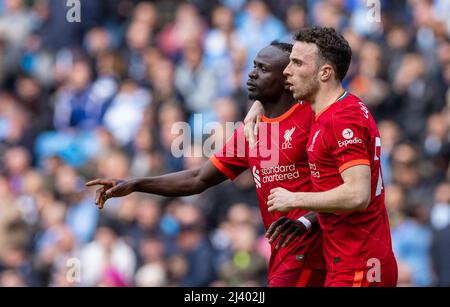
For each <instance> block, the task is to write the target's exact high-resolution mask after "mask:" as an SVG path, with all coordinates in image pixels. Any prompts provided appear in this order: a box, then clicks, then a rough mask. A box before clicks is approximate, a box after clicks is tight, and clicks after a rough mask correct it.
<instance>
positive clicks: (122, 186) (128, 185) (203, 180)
mask: <svg viewBox="0 0 450 307" xmlns="http://www.w3.org/2000/svg"><path fill="white" fill-rule="evenodd" d="M227 179H228V178H227V177H226V176H225V175H224V174H222V173H221V172H220V171H219V170H218V169H217V168H216V167H215V166H214V165H213V164H212V163H211V161H209V160H208V161H207V162H205V163H204V164H203V165H202V166H201V167H200V168H196V169H192V170H186V171H181V172H177V173H170V174H167V175H163V176H158V177H148V178H133V179H129V180H114V179H96V180H92V181H90V182H88V183H86V186H95V185H102V187H100V188H99V189H97V191H96V195H95V204H96V205H97V207H98V208H99V209H102V208H103V206H104V204H105V202H106V200H108V199H109V198H112V197H123V196H126V195H128V194H131V193H133V192H143V193H149V194H157V195H161V196H170V197H177V196H188V195H194V194H198V193H201V192H203V191H204V190H206V189H207V188H209V187H211V186H214V185H217V184H219V183H221V182H223V181H225V180H227Z"/></svg>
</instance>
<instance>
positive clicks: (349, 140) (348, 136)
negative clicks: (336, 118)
mask: <svg viewBox="0 0 450 307" xmlns="http://www.w3.org/2000/svg"><path fill="white" fill-rule="evenodd" d="M354 135H355V134H354V133H353V131H352V129H348V128H347V129H344V131H342V136H343V137H344V139H345V141H338V145H339V147H340V148H341V147H347V146H348V145H353V144H362V140H361V139H359V138H358V137H355V138H353V136H354Z"/></svg>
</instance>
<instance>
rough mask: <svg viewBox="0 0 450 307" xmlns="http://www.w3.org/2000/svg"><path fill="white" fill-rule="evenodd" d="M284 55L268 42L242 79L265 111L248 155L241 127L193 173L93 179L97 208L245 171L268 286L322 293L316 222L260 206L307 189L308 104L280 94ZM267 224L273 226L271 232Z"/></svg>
mask: <svg viewBox="0 0 450 307" xmlns="http://www.w3.org/2000/svg"><path fill="white" fill-rule="evenodd" d="M291 49H292V45H289V44H284V43H276V42H275V43H272V44H271V45H270V46H268V47H266V48H264V49H263V50H261V51H260V52H259V54H258V56H257V57H256V59H255V61H254V63H255V67H254V69H253V70H252V72H251V73H250V74H249V80H248V83H247V87H248V91H249V98H250V99H258V100H260V101H261V103H262V104H263V106H264V116H263V117H262V121H263V124H261V125H260V127H259V130H260V131H259V138H258V146H256V147H254V148H252V149H250V148H249V145H248V143H247V142H246V140H245V137H244V126H243V125H242V126H240V127H239V128H238V129H237V130H236V131H235V133H234V135H233V136H232V137H231V138H230V139H229V140H228V142H227V143H226V144H225V146H224V147H223V149H222V150H220V151H219V152H218V153H216V155H214V156H213V157H211V159H210V160H209V161H207V162H206V163H205V164H204V165H203V166H202V167H200V168H199V169H193V170H187V171H183V172H178V173H173V174H167V175H164V176H159V177H154V178H139V179H131V180H127V181H119V180H105V179H96V180H93V181H91V182H88V183H87V185H88V186H93V185H103V187H101V188H99V189H98V190H97V192H96V204H97V206H98V207H99V208H102V207H103V205H104V203H105V202H106V200H107V199H108V198H111V197H121V196H125V195H128V194H130V193H132V192H145V193H152V194H158V195H163V196H186V195H192V194H197V193H200V192H202V191H204V190H205V189H207V188H209V187H211V186H214V185H216V184H219V183H220V182H222V181H224V180H226V179H228V178H229V179H232V180H233V179H234V178H236V177H237V176H238V175H239V174H241V173H242V172H244V171H245V170H247V169H250V171H251V172H252V175H253V177H254V181H255V184H256V191H257V195H258V200H259V204H260V211H261V215H262V219H263V223H264V226H265V228H266V230H267V235H268V236H269V237H270V242H271V251H272V253H271V258H270V262H269V276H268V281H269V287H277V286H285V287H288V286H289V287H294V286H317V287H319V286H323V285H324V283H325V277H326V270H325V260H324V258H323V252H322V250H323V248H322V234H321V231H320V228H319V227H318V225H317V223H315V222H316V221H317V214H316V213H312V214H311V212H308V211H307V210H303V209H295V210H292V211H290V212H288V213H281V212H272V213H269V211H268V207H267V199H268V196H269V194H270V191H271V189H273V188H276V187H283V188H286V189H289V190H291V191H311V189H312V184H311V178H310V171H309V166H308V161H307V154H306V143H307V141H308V136H309V132H310V128H311V124H312V121H313V119H314V114H313V111H312V109H311V107H310V105H308V104H306V103H298V102H296V101H295V100H294V99H293V98H292V93H291V92H290V91H289V90H288V89H286V88H285V87H286V85H285V78H284V76H283V70H284V69H285V67H286V66H287V64H288V63H289V54H290V51H291ZM299 119H301V120H299ZM272 224H273V225H274V227H272V228H270V226H271V225H272ZM312 224H315V225H312ZM311 226H313V227H312V228H311V229H310V230H308V229H307V228H310V227H311ZM269 228H270V229H269ZM276 238H278V240H275V239H276ZM275 244H276V245H275ZM281 246H282V247H283V248H279V247H281Z"/></svg>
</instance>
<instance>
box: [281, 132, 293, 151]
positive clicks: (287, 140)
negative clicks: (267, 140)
mask: <svg viewBox="0 0 450 307" xmlns="http://www.w3.org/2000/svg"><path fill="white" fill-rule="evenodd" d="M294 131H295V127H292V128H291V129H288V130H286V131H285V132H284V143H283V145H282V146H281V149H290V148H292V135H293V134H294Z"/></svg>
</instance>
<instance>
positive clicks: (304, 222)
mask: <svg viewBox="0 0 450 307" xmlns="http://www.w3.org/2000/svg"><path fill="white" fill-rule="evenodd" d="M298 221H299V222H301V223H302V224H303V225H305V227H306V230H308V229H310V228H311V227H312V224H311V222H310V221H309V220H308V219H307V218H306V217H304V216H302V217H301V218H299V219H298Z"/></svg>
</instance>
